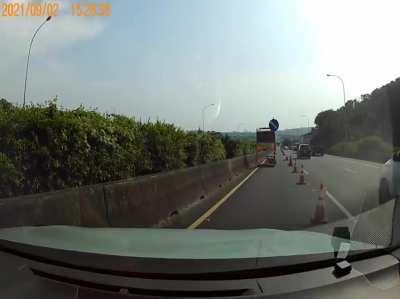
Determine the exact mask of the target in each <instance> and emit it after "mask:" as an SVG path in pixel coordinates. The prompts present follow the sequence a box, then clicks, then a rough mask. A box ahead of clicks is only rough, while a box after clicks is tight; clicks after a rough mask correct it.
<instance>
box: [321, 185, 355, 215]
mask: <svg viewBox="0 0 400 299" xmlns="http://www.w3.org/2000/svg"><path fill="white" fill-rule="evenodd" d="M326 195H327V196H328V197H329V198H330V200H332V201H333V203H334V204H335V205H337V207H338V208H339V209H340V210H341V211H342V212H343V214H345V215H346V217H347V218H349V219H353V218H354V217H353V215H352V214H351V213H350V212H349V211H348V210H347V209H346V208H345V207H344V206H343V205H342V204H341V203H340V202H339V201H338V200H337V199H336V198H335V197H334V196H333V195H332V194H331V193H330V192H329V191H326Z"/></svg>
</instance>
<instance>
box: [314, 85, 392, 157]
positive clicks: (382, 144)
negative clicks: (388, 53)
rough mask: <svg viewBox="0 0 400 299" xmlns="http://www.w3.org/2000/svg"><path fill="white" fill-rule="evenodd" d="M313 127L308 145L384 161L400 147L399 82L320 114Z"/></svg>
mask: <svg viewBox="0 0 400 299" xmlns="http://www.w3.org/2000/svg"><path fill="white" fill-rule="evenodd" d="M315 124H316V128H315V129H314V130H313V134H312V140H311V143H312V144H315V145H320V146H323V147H324V148H325V149H327V151H328V152H332V153H335V154H341V153H342V154H343V155H347V156H354V157H361V158H367V159H368V158H370V159H371V160H379V161H383V160H385V159H387V158H388V157H389V156H390V155H391V152H392V150H394V149H397V148H399V146H400V78H398V79H396V80H394V81H392V82H390V83H388V84H386V85H384V86H382V87H380V88H377V89H375V90H374V91H372V92H371V93H370V94H364V95H362V96H361V100H350V101H347V102H346V105H345V106H342V107H341V108H340V109H338V110H326V111H322V112H320V113H319V114H318V115H317V116H316V118H315ZM371 155H372V156H374V157H370V156H371Z"/></svg>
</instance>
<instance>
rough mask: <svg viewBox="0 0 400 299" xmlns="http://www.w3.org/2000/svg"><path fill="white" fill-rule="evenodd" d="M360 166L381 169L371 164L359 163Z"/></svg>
mask: <svg viewBox="0 0 400 299" xmlns="http://www.w3.org/2000/svg"><path fill="white" fill-rule="evenodd" d="M361 164H362V165H364V166H368V167H372V168H377V169H380V168H381V166H378V165H372V164H367V163H361Z"/></svg>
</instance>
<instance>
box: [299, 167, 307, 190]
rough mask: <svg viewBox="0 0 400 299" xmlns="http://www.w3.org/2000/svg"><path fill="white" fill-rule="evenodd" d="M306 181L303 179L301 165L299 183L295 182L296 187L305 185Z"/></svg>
mask: <svg viewBox="0 0 400 299" xmlns="http://www.w3.org/2000/svg"><path fill="white" fill-rule="evenodd" d="M305 184H306V181H305V179H304V170H303V164H301V170H300V174H299V181H298V182H297V185H305Z"/></svg>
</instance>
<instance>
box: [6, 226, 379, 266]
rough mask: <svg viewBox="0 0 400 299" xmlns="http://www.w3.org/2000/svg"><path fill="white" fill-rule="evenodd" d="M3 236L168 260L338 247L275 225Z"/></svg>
mask: <svg viewBox="0 0 400 299" xmlns="http://www.w3.org/2000/svg"><path fill="white" fill-rule="evenodd" d="M1 240H4V241H11V242H17V243H22V244H29V245H34V246H42V247H47V248H53V249H63V250H71V251H77V252H85V253H97V254H108V255H117V256H128V257H144V258H166V259H233V258H258V257H260V258H262V257H275V256H292V255H306V254H320V253H329V252H332V237H331V236H329V235H326V234H322V233H316V232H309V231H282V230H275V229H252V230H201V229H200V230H187V229H151V228H85V227H76V226H41V227H15V228H5V229H1V230H0V241H1ZM338 240H339V239H338ZM376 248H377V246H376V245H373V244H366V243H361V242H357V241H351V250H369V249H376Z"/></svg>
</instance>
